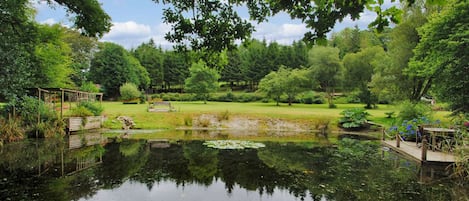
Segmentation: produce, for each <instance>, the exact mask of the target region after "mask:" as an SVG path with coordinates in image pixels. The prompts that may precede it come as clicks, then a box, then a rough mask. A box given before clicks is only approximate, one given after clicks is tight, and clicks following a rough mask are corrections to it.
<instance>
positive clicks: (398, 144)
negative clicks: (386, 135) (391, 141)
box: [396, 133, 401, 148]
mask: <svg viewBox="0 0 469 201" xmlns="http://www.w3.org/2000/svg"><path fill="white" fill-rule="evenodd" d="M396 147H397V148H399V147H401V138H400V137H399V133H396Z"/></svg>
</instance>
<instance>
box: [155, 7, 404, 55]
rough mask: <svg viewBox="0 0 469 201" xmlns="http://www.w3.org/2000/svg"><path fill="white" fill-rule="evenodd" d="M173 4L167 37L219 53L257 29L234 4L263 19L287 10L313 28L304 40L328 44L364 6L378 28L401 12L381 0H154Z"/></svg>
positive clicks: (168, 15) (168, 11)
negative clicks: (331, 34)
mask: <svg viewBox="0 0 469 201" xmlns="http://www.w3.org/2000/svg"><path fill="white" fill-rule="evenodd" d="M153 1H155V2H158V3H159V2H163V3H165V4H172V6H170V7H169V8H167V9H165V11H164V13H163V15H164V17H163V19H164V22H165V23H168V24H171V25H172V30H171V31H170V32H169V33H167V34H166V36H165V38H166V39H167V40H169V41H171V42H174V43H176V44H177V46H178V47H185V45H186V44H190V46H191V49H193V50H198V49H204V48H206V49H208V50H211V51H216V52H220V51H223V50H225V49H226V48H229V49H230V48H234V45H233V44H234V41H235V40H246V39H248V38H249V37H250V36H251V33H252V32H253V31H254V28H253V26H252V25H251V23H250V22H248V21H247V20H245V19H242V18H241V17H240V16H239V15H238V13H237V12H236V11H235V9H234V7H235V6H241V5H245V6H246V7H247V8H248V12H249V15H250V18H251V20H254V21H258V22H263V21H265V20H266V19H267V17H269V16H272V15H275V14H277V13H279V12H285V13H288V14H289V15H290V16H291V18H292V19H299V20H301V21H302V22H304V23H305V24H306V26H307V27H308V28H310V29H311V30H313V31H310V32H307V33H305V36H304V41H307V42H310V43H312V44H315V43H316V42H319V43H322V44H325V42H326V33H328V32H329V31H330V30H331V29H332V28H333V27H334V25H335V23H336V22H337V21H342V20H343V19H345V18H346V17H347V16H350V17H351V18H352V19H354V20H355V19H358V18H359V17H360V14H361V13H363V12H364V10H365V8H369V9H370V10H372V11H374V12H376V13H377V18H376V20H375V21H373V22H372V23H370V25H371V26H373V27H376V28H377V29H379V30H382V29H384V27H385V26H387V25H389V23H390V21H391V22H394V23H396V22H397V21H398V17H397V16H398V14H399V11H400V10H398V9H397V8H396V7H394V6H392V7H390V8H387V9H385V10H383V9H382V8H381V6H382V4H383V3H384V2H383V1H382V0H377V1H375V0H372V1H314V2H312V1H282V0H273V1H251V0H249V1H248V0H237V1H220V0H216V1H193V0H182V1H181V0H168V1H162V0H153Z"/></svg>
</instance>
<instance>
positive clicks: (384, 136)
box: [383, 127, 386, 141]
mask: <svg viewBox="0 0 469 201" xmlns="http://www.w3.org/2000/svg"><path fill="white" fill-rule="evenodd" d="M385 140H386V129H384V127H383V141H385Z"/></svg>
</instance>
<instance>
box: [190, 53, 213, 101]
mask: <svg viewBox="0 0 469 201" xmlns="http://www.w3.org/2000/svg"><path fill="white" fill-rule="evenodd" d="M189 71H190V76H189V78H187V79H186V80H185V87H184V88H185V90H186V92H189V93H195V94H197V95H198V96H199V97H201V98H202V99H203V100H204V104H207V99H208V98H209V95H210V93H213V92H215V91H217V90H218V88H219V86H218V79H219V78H220V75H219V74H218V72H217V71H216V70H215V69H211V68H208V67H207V65H206V64H205V62H203V61H199V62H197V63H193V64H192V66H191V68H190V69H189Z"/></svg>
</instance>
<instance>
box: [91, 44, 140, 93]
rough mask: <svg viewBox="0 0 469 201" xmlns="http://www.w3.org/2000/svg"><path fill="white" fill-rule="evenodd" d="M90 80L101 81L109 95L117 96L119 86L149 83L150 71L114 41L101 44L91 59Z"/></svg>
mask: <svg viewBox="0 0 469 201" xmlns="http://www.w3.org/2000/svg"><path fill="white" fill-rule="evenodd" d="M89 76H90V80H91V81H93V82H94V83H99V84H101V85H102V87H103V88H104V91H105V94H106V96H108V97H113V98H116V97H118V95H119V87H120V86H121V85H122V84H124V83H126V82H132V83H135V84H136V85H137V86H140V87H143V89H144V87H145V86H147V85H148V82H149V78H148V72H146V70H145V69H144V68H143V67H142V66H141V65H140V63H139V62H138V60H137V59H135V58H134V57H132V55H130V53H129V52H127V50H125V49H124V48H123V47H122V46H120V45H117V44H114V43H109V42H106V43H102V44H100V47H99V51H98V52H96V54H95V56H94V58H93V60H91V68H90V73H89Z"/></svg>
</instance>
